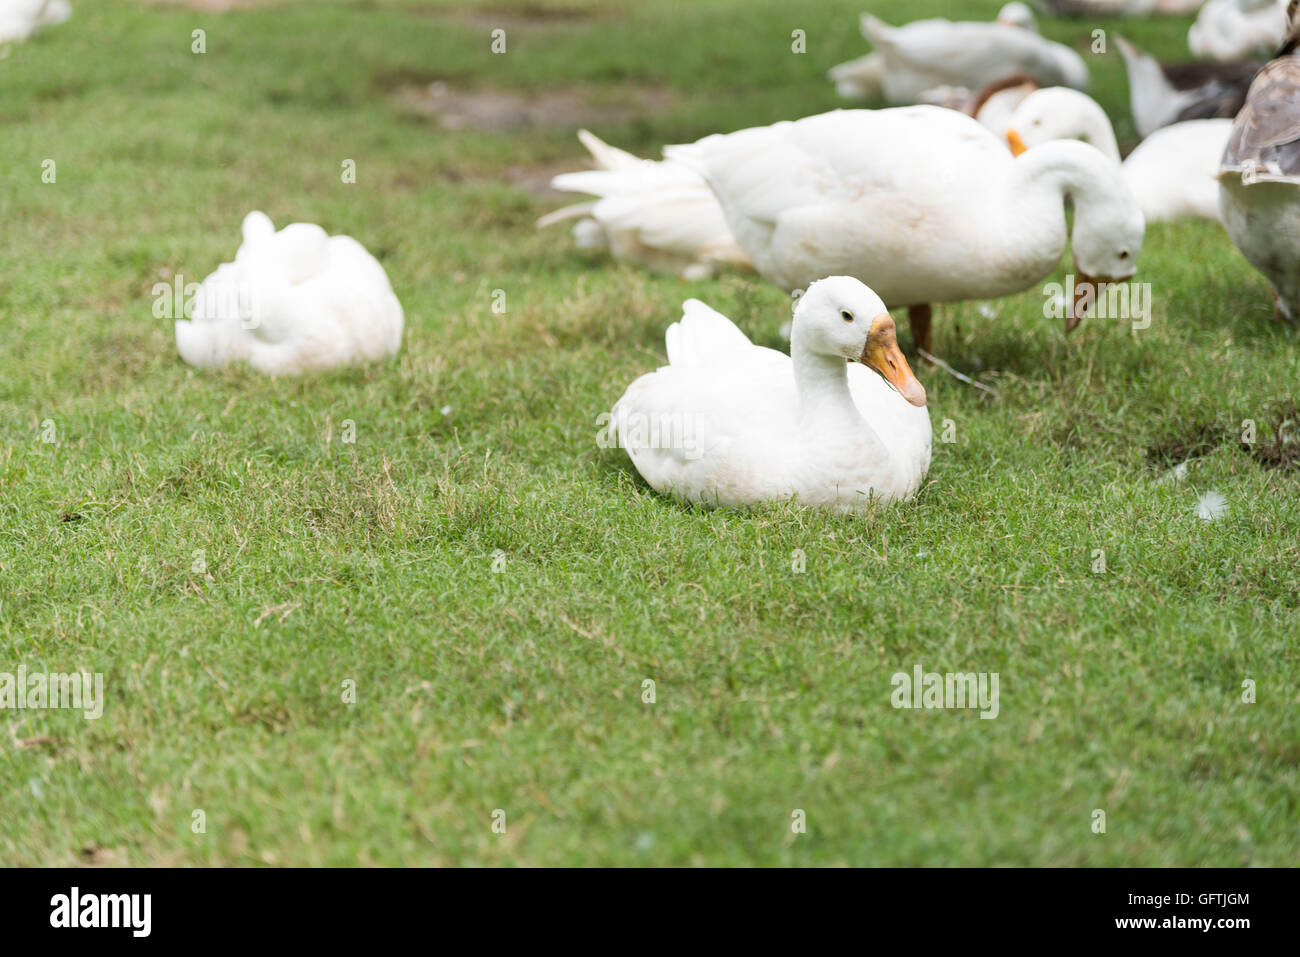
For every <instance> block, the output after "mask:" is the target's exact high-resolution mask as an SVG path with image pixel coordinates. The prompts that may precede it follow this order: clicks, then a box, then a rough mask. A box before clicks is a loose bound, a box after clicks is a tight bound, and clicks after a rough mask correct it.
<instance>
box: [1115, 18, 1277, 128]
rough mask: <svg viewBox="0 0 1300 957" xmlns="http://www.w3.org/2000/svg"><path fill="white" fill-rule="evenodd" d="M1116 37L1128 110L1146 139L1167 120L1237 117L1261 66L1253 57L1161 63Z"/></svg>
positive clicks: (1168, 122)
mask: <svg viewBox="0 0 1300 957" xmlns="http://www.w3.org/2000/svg"><path fill="white" fill-rule="evenodd" d="M1115 42H1116V44H1117V45H1118V46H1119V52H1120V56H1122V57H1123V58H1124V69H1125V70H1126V71H1127V72H1128V95H1129V110H1130V112H1132V114H1133V123H1134V125H1136V126H1137V131H1138V134H1139V135H1140V136H1142V137H1143V138H1144V139H1145V138H1146V137H1148V136H1150V135H1151V134H1152V133H1154V132H1155V131H1156V130H1158V129H1160V127H1162V126H1168V125H1170V124H1171V123H1179V122H1182V121H1183V120H1208V119H1215V118H1226V119H1231V118H1232V117H1234V116H1236V115H1237V111H1238V110H1240V109H1241V104H1242V103H1243V102H1245V99H1246V90H1247V88H1248V87H1249V86H1250V81H1251V78H1252V77H1253V76H1254V75H1255V71H1256V70H1258V69H1259V67H1260V64H1259V63H1256V62H1253V61H1244V62H1243V61H1237V62H1233V63H1161V62H1160V61H1158V60H1157V59H1156V58H1155V57H1153V56H1151V55H1149V54H1146V53H1143V52H1142V51H1141V50H1139V49H1138V48H1137V47H1135V46H1134V45H1133V44H1131V43H1129V42H1128V41H1127V40H1125V39H1124V38H1123V37H1121V36H1116V37H1115Z"/></svg>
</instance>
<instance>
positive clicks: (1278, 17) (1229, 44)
mask: <svg viewBox="0 0 1300 957" xmlns="http://www.w3.org/2000/svg"><path fill="white" fill-rule="evenodd" d="M1287 2H1288V0H1209V2H1208V3H1206V4H1205V6H1203V7H1201V12H1200V13H1198V14H1197V15H1196V22H1195V23H1193V24H1192V26H1191V29H1189V30H1188V31H1187V47H1188V49H1189V50H1191V51H1192V53H1193V54H1194V55H1195V56H1198V57H1208V58H1209V59H1212V60H1219V61H1221V62H1228V61H1230V60H1245V59H1249V58H1250V57H1256V56H1271V55H1272V54H1273V52H1274V51H1275V50H1276V49H1277V48H1278V46H1279V45H1280V44H1281V43H1282V40H1283V39H1284V38H1285V37H1286V28H1287V18H1286V6H1287Z"/></svg>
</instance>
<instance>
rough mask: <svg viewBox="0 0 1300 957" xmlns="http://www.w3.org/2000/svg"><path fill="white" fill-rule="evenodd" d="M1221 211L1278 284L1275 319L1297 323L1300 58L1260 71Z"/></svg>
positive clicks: (1230, 157)
mask: <svg viewBox="0 0 1300 957" xmlns="http://www.w3.org/2000/svg"><path fill="white" fill-rule="evenodd" d="M1219 184H1220V193H1219V203H1220V206H1219V208H1220V215H1221V216H1222V218H1223V225H1224V227H1225V228H1226V229H1227V230H1228V235H1229V236H1231V237H1232V241H1233V242H1234V243H1236V244H1237V248H1238V249H1239V250H1241V254H1242V255H1243V256H1245V257H1246V260H1247V261H1248V262H1249V263H1250V264H1251V265H1252V266H1254V267H1255V268H1256V269H1258V270H1259V271H1260V272H1261V273H1263V274H1264V277H1265V278H1266V279H1267V280H1268V281H1269V283H1270V284H1272V286H1273V299H1274V303H1275V307H1276V308H1275V318H1278V319H1289V320H1292V321H1300V56H1294V55H1293V56H1284V57H1281V58H1280V59H1277V60H1274V61H1273V62H1272V63H1270V64H1268V66H1266V67H1265V68H1264V69H1263V70H1261V71H1260V73H1259V76H1257V77H1256V78H1255V82H1254V83H1252V84H1251V86H1250V93H1249V94H1248V95H1247V97H1246V105H1245V106H1244V107H1242V110H1241V113H1240V114H1238V116H1237V119H1236V121H1235V122H1234V124H1233V128H1232V136H1231V137H1230V138H1229V140H1228V148H1227V149H1226V150H1225V151H1224V154H1223V169H1222V171H1221V172H1220V174H1219Z"/></svg>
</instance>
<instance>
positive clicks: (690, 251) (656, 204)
mask: <svg viewBox="0 0 1300 957" xmlns="http://www.w3.org/2000/svg"><path fill="white" fill-rule="evenodd" d="M578 138H579V139H580V140H581V141H582V143H583V145H584V146H586V147H587V149H588V151H589V152H590V153H591V155H592V158H593V159H594V160H595V162H596V165H597V166H598V167H599V168H598V169H595V170H590V171H585V172H580V173H562V174H561V175H559V176H556V177H555V178H554V179H553V180H551V186H552V187H554V188H555V189H558V190H562V191H565V192H573V193H588V194H590V195H593V196H599V197H600V199H599V200H596V201H595V202H590V203H579V204H577V205H574V206H566V207H565V208H563V209H560V210H556V211H555V212H553V213H550V214H549V215H547V216H544V217H542V219H540V220H538V225H539V226H549V225H551V224H552V223H556V222H560V221H561V220H566V219H572V218H574V217H581V218H580V219H579V221H578V223H577V224H576V225H575V227H574V236H575V237H576V238H577V240H578V244H579V245H580V246H589V247H590V246H601V247H607V248H608V249H609V250H610V253H611V254H612V255H613V256H614V258H615V259H622V260H627V261H629V262H634V263H638V264H640V265H643V266H647V267H649V268H651V269H654V270H657V271H660V272H674V273H677V274H679V275H681V276H683V277H684V278H687V279H697V278H703V277H705V276H708V275H710V274H711V273H712V271H713V269H714V267H715V266H716V265H717V264H719V263H728V264H731V265H736V266H747V265H748V263H749V261H748V259H746V257H745V254H744V253H743V252H742V251H741V249H740V247H739V246H737V245H736V240H735V238H734V237H733V236H732V235H731V230H730V229H729V228H728V226H727V221H726V219H725V218H724V217H723V215H722V210H721V209H719V208H718V201H717V200H716V199H715V198H714V196H713V191H712V190H710V189H709V186H708V184H707V183H705V182H704V180H703V179H702V178H701V177H700V175H699V174H698V173H696V172H695V171H694V170H692V169H690V168H688V167H685V166H682V165H681V164H679V163H674V162H672V161H669V160H663V161H659V162H656V161H654V160H646V159H640V158H639V157H636V156H633V155H632V154H631V153H627V152H624V151H623V150H620V149H616V148H615V147H613V146H610V145H609V144H607V143H605V142H603V141H601V140H600V139H598V138H597V137H595V136H593V135H592V134H591V133H589V132H587V131H586V130H581V131H579V133H578Z"/></svg>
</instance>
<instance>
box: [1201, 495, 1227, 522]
mask: <svg viewBox="0 0 1300 957" xmlns="http://www.w3.org/2000/svg"><path fill="white" fill-rule="evenodd" d="M1227 513H1228V500H1227V499H1225V498H1224V497H1223V493H1222V492H1214V491H1210V492H1206V493H1205V494H1204V495H1202V496H1201V498H1200V500H1199V501H1198V502H1197V503H1196V517H1197V518H1199V519H1201V521H1204V522H1213V521H1215V520H1216V519H1219V518H1222V517H1223V516H1224V515H1226V514H1227Z"/></svg>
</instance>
